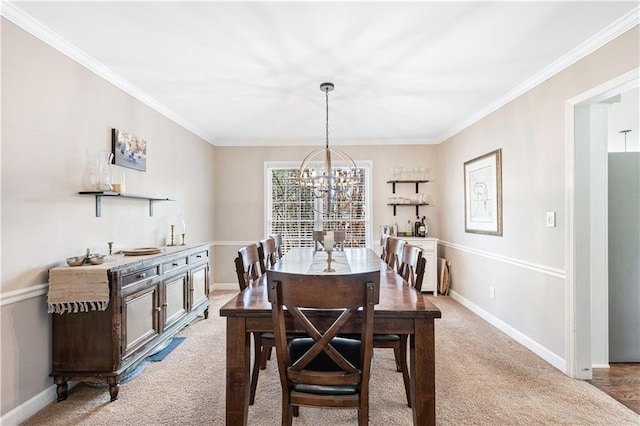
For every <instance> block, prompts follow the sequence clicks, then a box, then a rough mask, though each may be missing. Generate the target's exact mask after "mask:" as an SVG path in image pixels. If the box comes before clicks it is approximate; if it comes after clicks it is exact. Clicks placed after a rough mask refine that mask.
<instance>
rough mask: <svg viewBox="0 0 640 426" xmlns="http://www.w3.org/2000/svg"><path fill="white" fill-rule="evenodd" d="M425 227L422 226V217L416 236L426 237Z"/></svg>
mask: <svg viewBox="0 0 640 426" xmlns="http://www.w3.org/2000/svg"><path fill="white" fill-rule="evenodd" d="M426 231H427V227H426V226H425V224H424V216H423V217H422V222H420V227H419V228H418V236H419V237H424V236H425V235H426Z"/></svg>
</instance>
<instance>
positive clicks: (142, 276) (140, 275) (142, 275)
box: [138, 272, 147, 278]
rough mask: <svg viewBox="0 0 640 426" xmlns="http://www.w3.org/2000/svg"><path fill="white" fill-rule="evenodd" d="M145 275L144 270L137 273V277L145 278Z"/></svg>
mask: <svg viewBox="0 0 640 426" xmlns="http://www.w3.org/2000/svg"><path fill="white" fill-rule="evenodd" d="M146 276H147V273H146V272H141V273H139V274H138V278H145V277H146Z"/></svg>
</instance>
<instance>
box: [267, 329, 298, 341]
mask: <svg viewBox="0 0 640 426" xmlns="http://www.w3.org/2000/svg"><path fill="white" fill-rule="evenodd" d="M304 336H306V334H304V333H287V340H291V339H295V338H297V337H304ZM260 337H262V338H263V339H271V340H275V338H276V335H275V334H273V332H272V331H265V332H264V333H260Z"/></svg>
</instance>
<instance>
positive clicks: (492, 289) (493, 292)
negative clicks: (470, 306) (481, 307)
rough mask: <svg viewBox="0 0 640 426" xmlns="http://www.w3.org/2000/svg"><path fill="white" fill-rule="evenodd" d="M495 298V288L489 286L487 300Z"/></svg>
mask: <svg viewBox="0 0 640 426" xmlns="http://www.w3.org/2000/svg"><path fill="white" fill-rule="evenodd" d="M495 298H496V288H495V287H494V286H489V299H495Z"/></svg>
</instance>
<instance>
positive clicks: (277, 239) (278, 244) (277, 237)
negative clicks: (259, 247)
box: [271, 234, 282, 259]
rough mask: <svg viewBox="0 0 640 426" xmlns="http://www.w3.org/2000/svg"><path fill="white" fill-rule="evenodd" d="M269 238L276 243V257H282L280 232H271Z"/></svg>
mask: <svg viewBox="0 0 640 426" xmlns="http://www.w3.org/2000/svg"><path fill="white" fill-rule="evenodd" d="M271 238H273V240H274V241H275V243H276V255H277V257H278V259H282V234H271Z"/></svg>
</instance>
